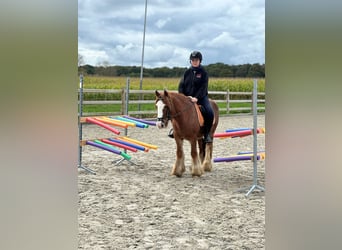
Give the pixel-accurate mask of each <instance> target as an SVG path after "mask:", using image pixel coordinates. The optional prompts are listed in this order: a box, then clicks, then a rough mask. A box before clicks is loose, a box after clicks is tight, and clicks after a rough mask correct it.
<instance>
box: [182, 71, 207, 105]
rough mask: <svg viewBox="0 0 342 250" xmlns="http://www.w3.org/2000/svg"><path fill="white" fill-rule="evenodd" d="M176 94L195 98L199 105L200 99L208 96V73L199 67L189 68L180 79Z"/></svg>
mask: <svg viewBox="0 0 342 250" xmlns="http://www.w3.org/2000/svg"><path fill="white" fill-rule="evenodd" d="M178 92H179V93H183V94H184V95H186V96H192V97H196V98H197V99H198V103H199V104H201V102H202V99H203V98H204V97H206V96H207V95H208V73H207V72H206V71H205V69H204V68H203V67H202V66H201V65H200V66H199V67H196V68H195V67H190V68H189V69H187V70H186V71H185V72H184V76H183V78H182V79H181V81H180V83H179V86H178Z"/></svg>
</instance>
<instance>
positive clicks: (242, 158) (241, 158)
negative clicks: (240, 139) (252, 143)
mask: <svg viewBox="0 0 342 250" xmlns="http://www.w3.org/2000/svg"><path fill="white" fill-rule="evenodd" d="M252 158H253V156H244V155H237V156H231V157H226V158H222V157H221V158H215V159H214V162H231V161H248V160H249V161H250V160H252ZM259 159H260V155H258V156H257V160H259Z"/></svg>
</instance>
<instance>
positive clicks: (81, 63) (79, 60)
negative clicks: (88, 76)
mask: <svg viewBox="0 0 342 250" xmlns="http://www.w3.org/2000/svg"><path fill="white" fill-rule="evenodd" d="M83 64H84V58H83V56H82V55H81V54H78V67H80V66H82V65H83Z"/></svg>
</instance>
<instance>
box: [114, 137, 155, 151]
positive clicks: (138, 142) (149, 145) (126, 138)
mask: <svg viewBox="0 0 342 250" xmlns="http://www.w3.org/2000/svg"><path fill="white" fill-rule="evenodd" d="M120 138H121V139H123V140H125V141H129V142H133V143H136V144H138V145H141V146H145V147H147V148H151V149H157V148H158V147H157V146H155V145H152V144H148V143H145V142H142V141H138V140H134V139H131V138H128V137H125V136H124V137H120Z"/></svg>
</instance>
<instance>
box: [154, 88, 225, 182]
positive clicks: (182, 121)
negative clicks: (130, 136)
mask: <svg viewBox="0 0 342 250" xmlns="http://www.w3.org/2000/svg"><path fill="white" fill-rule="evenodd" d="M155 94H156V107H157V113H158V115H157V120H158V121H157V124H156V125H157V127H158V128H159V129H162V128H167V126H168V123H169V120H171V123H172V127H173V135H174V139H175V142H176V146H177V150H176V162H175V164H174V166H173V168H172V170H171V175H176V176H177V177H181V176H182V174H183V173H184V172H185V164H184V151H183V142H184V140H187V141H189V142H190V145H191V158H192V164H191V167H190V171H191V174H192V176H193V177H194V176H198V177H200V176H201V175H202V174H204V172H205V171H208V172H209V171H211V170H212V153H213V143H205V141H204V138H203V136H204V128H203V127H202V126H201V125H200V123H199V118H198V114H197V111H196V107H195V105H197V104H196V103H193V102H192V101H191V100H190V98H189V97H188V96H185V95H184V94H181V93H176V92H168V91H167V90H164V92H163V93H162V92H161V93H160V92H158V91H157V90H156V91H155ZM210 104H211V107H212V109H213V111H214V121H213V125H212V127H211V130H210V136H211V137H212V138H213V139H214V137H213V135H214V133H215V130H216V128H217V125H218V121H219V109H218V106H217V104H216V103H215V102H214V101H213V100H211V99H210ZM196 143H197V144H198V148H199V154H198V151H197V144H196Z"/></svg>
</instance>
